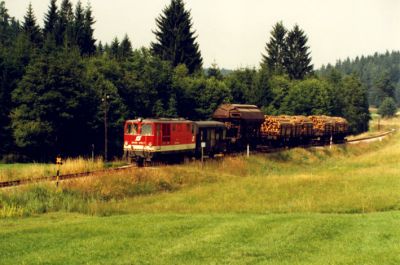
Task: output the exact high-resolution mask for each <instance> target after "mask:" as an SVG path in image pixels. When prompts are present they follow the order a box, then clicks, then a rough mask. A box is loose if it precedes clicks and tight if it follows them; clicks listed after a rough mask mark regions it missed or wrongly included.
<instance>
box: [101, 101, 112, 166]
mask: <svg viewBox="0 0 400 265" xmlns="http://www.w3.org/2000/svg"><path fill="white" fill-rule="evenodd" d="M109 98H110V96H109V95H107V94H104V97H103V98H102V99H101V101H103V102H104V161H105V162H107V151H108V150H107V149H108V148H107V147H108V141H107V112H108V106H107V100H108V99H109Z"/></svg>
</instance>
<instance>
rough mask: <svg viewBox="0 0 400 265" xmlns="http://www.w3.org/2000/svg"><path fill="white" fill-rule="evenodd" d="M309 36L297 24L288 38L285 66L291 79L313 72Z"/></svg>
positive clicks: (300, 77) (301, 77)
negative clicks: (308, 43) (308, 44)
mask: <svg viewBox="0 0 400 265" xmlns="http://www.w3.org/2000/svg"><path fill="white" fill-rule="evenodd" d="M307 41H308V38H307V36H306V34H305V33H304V31H303V30H301V29H300V28H299V26H298V25H295V26H294V28H293V29H292V30H291V31H289V33H288V34H287V38H286V45H287V47H286V49H287V50H286V56H285V57H284V58H285V68H286V71H287V74H288V75H289V77H290V78H291V79H303V78H304V77H305V76H306V75H308V74H310V73H312V72H313V65H312V64H311V57H310V52H309V51H308V50H309V47H308V46H307Z"/></svg>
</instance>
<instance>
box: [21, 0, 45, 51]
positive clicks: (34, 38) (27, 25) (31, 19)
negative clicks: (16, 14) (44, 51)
mask: <svg viewBox="0 0 400 265" xmlns="http://www.w3.org/2000/svg"><path fill="white" fill-rule="evenodd" d="M22 28H23V31H24V33H25V34H26V36H27V38H28V40H29V41H30V42H31V43H32V44H33V45H34V46H40V45H41V44H42V40H43V39H42V33H41V31H40V28H39V26H38V25H37V23H36V18H35V15H34V13H33V9H32V4H31V3H29V6H28V11H27V12H26V15H25V16H24V22H23V24H22Z"/></svg>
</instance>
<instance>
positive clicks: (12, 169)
mask: <svg viewBox="0 0 400 265" xmlns="http://www.w3.org/2000/svg"><path fill="white" fill-rule="evenodd" d="M118 165H122V162H120V161H117V162H111V163H104V162H103V160H102V159H101V158H96V159H95V160H94V161H92V160H91V159H84V158H67V159H65V160H64V161H63V165H62V166H61V167H60V169H61V170H60V174H71V173H79V172H88V171H94V170H99V169H103V168H106V167H113V166H118ZM56 172H57V165H55V164H43V163H21V164H1V163H0V181H8V180H16V179H34V178H39V177H48V176H55V175H56Z"/></svg>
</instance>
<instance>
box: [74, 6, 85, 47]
mask: <svg viewBox="0 0 400 265" xmlns="http://www.w3.org/2000/svg"><path fill="white" fill-rule="evenodd" d="M84 26H85V14H84V10H83V7H82V3H81V1H78V3H76V6H75V12H74V25H73V40H71V41H73V43H74V44H76V45H78V46H79V47H83V45H84V39H83V37H84Z"/></svg>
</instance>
